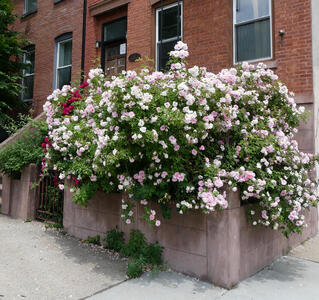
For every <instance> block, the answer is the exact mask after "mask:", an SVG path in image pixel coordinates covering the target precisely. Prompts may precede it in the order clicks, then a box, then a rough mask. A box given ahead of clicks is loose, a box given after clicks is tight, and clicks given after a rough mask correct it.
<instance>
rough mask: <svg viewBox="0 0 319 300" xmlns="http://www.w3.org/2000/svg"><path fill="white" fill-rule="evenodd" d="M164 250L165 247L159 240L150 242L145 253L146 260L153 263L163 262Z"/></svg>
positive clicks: (159, 263)
mask: <svg viewBox="0 0 319 300" xmlns="http://www.w3.org/2000/svg"><path fill="white" fill-rule="evenodd" d="M163 250H164V247H162V246H160V245H159V244H158V242H156V243H154V244H153V243H150V244H148V245H147V246H146V248H145V249H144V253H143V256H144V258H145V261H146V262H147V263H148V264H151V265H161V264H162V263H163V259H162V254H163Z"/></svg>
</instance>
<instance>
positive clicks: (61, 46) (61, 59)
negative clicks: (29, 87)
mask: <svg viewBox="0 0 319 300" xmlns="http://www.w3.org/2000/svg"><path fill="white" fill-rule="evenodd" d="M55 53H56V54H55V76H54V77H55V80H54V86H53V87H54V88H57V89H61V88H62V87H63V86H64V85H69V84H70V82H71V72H72V33H67V34H64V35H62V36H60V37H58V38H57V39H56V40H55Z"/></svg>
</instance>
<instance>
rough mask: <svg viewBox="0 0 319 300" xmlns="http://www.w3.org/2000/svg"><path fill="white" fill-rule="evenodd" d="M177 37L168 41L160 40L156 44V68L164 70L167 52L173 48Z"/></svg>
mask: <svg viewBox="0 0 319 300" xmlns="http://www.w3.org/2000/svg"><path fill="white" fill-rule="evenodd" d="M177 41H178V39H176V40H173V41H170V42H162V43H160V42H159V43H158V44H157V51H158V52H157V53H158V66H157V67H158V70H161V71H163V70H166V69H167V62H168V60H169V58H170V56H169V52H170V51H172V50H174V46H175V44H176V43H177Z"/></svg>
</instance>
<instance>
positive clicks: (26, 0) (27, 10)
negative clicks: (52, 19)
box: [23, 0, 38, 15]
mask: <svg viewBox="0 0 319 300" xmlns="http://www.w3.org/2000/svg"><path fill="white" fill-rule="evenodd" d="M36 4H37V5H36V8H35V9H33V10H30V9H28V0H24V6H23V15H30V14H32V13H34V12H36V11H37V10H38V0H36Z"/></svg>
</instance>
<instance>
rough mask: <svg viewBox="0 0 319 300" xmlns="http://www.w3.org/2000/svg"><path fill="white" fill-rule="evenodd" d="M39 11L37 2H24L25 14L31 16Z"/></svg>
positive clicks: (27, 0)
mask: <svg viewBox="0 0 319 300" xmlns="http://www.w3.org/2000/svg"><path fill="white" fill-rule="evenodd" d="M36 10H37V0H24V14H30V13H32V12H35V11H36Z"/></svg>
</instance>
